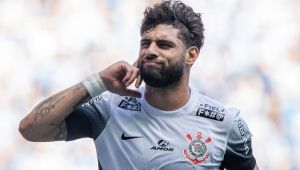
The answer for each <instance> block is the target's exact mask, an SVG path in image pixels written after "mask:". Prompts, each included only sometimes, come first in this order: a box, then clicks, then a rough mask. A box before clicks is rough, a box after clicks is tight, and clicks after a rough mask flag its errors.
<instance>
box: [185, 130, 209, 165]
mask: <svg viewBox="0 0 300 170" xmlns="http://www.w3.org/2000/svg"><path fill="white" fill-rule="evenodd" d="M186 138H187V139H188V140H189V141H191V142H190V144H189V145H188V147H187V148H186V149H184V150H183V154H184V155H185V157H184V159H188V160H189V161H191V162H192V163H193V164H194V165H197V164H201V163H203V162H205V163H206V160H207V159H208V158H209V152H208V149H207V146H206V145H207V144H209V143H210V142H211V141H212V140H211V138H210V137H209V138H207V139H206V140H205V141H203V140H202V139H203V138H202V133H201V132H198V133H197V136H196V139H194V140H193V138H192V136H191V135H190V134H187V135H186Z"/></svg>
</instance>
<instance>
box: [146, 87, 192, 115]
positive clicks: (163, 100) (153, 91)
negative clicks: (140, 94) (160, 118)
mask: <svg viewBox="0 0 300 170" xmlns="http://www.w3.org/2000/svg"><path fill="white" fill-rule="evenodd" d="M144 95H145V99H146V101H147V102H148V103H149V104H150V105H151V106H153V107H155V108H158V109H160V110H164V111H174V110H177V109H180V108H181V107H183V106H184V105H185V104H186V103H187V102H188V101H189V98H190V95H191V91H190V89H189V86H188V82H179V83H178V84H175V85H170V86H167V87H164V88H153V87H150V86H148V85H146V87H145V94H144Z"/></svg>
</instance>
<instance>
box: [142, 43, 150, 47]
mask: <svg viewBox="0 0 300 170" xmlns="http://www.w3.org/2000/svg"><path fill="white" fill-rule="evenodd" d="M149 45H150V43H142V44H141V46H142V47H148V46H149Z"/></svg>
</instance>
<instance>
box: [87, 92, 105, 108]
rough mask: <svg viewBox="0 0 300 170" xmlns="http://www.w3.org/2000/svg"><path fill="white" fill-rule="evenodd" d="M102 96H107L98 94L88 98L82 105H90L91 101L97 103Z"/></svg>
mask: <svg viewBox="0 0 300 170" xmlns="http://www.w3.org/2000/svg"><path fill="white" fill-rule="evenodd" d="M102 98H107V95H99V96H96V97H94V98H92V99H91V100H89V101H88V102H86V103H84V104H83V105H82V106H90V105H92V104H93V103H97V102H98V101H100V100H101V99H102Z"/></svg>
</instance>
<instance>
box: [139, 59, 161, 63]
mask: <svg viewBox="0 0 300 170" xmlns="http://www.w3.org/2000/svg"><path fill="white" fill-rule="evenodd" d="M146 62H153V63H157V64H164V63H165V62H164V61H162V60H158V59H153V58H145V59H142V60H141V62H140V63H141V64H144V63H146Z"/></svg>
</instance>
